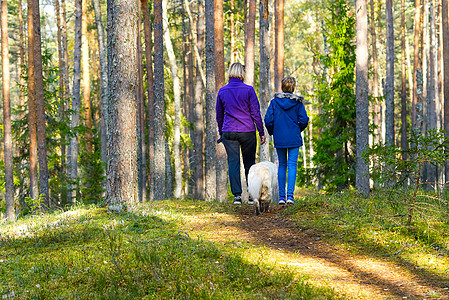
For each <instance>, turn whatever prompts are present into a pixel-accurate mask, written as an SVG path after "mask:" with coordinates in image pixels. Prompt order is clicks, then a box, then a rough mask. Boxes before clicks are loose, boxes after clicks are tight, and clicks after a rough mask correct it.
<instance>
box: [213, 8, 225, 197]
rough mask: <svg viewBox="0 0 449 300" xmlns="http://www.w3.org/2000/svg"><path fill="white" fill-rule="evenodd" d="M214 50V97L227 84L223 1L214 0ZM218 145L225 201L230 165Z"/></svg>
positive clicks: (219, 175) (220, 185) (219, 191)
mask: <svg viewBox="0 0 449 300" xmlns="http://www.w3.org/2000/svg"><path fill="white" fill-rule="evenodd" d="M214 41H215V45H214V50H215V90H216V93H215V94H214V99H215V98H216V95H217V93H218V90H219V89H220V88H221V87H223V86H224V85H225V70H224V38H223V1H221V0H215V1H214ZM216 147H217V166H216V167H217V200H218V201H220V202H224V201H226V199H227V196H228V193H227V190H228V187H227V182H228V181H227V174H228V165H227V160H226V152H225V149H224V146H223V144H218V145H216Z"/></svg>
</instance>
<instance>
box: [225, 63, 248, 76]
mask: <svg viewBox="0 0 449 300" xmlns="http://www.w3.org/2000/svg"><path fill="white" fill-rule="evenodd" d="M228 78H240V79H241V80H244V79H245V66H244V65H242V64H241V63H239V62H236V63H233V64H232V65H231V66H230V67H229V71H228Z"/></svg>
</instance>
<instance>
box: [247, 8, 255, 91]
mask: <svg viewBox="0 0 449 300" xmlns="http://www.w3.org/2000/svg"><path fill="white" fill-rule="evenodd" d="M248 2H249V9H248V21H247V26H246V28H247V32H245V35H246V38H247V42H246V43H245V83H246V84H249V85H251V86H254V72H255V68H254V55H255V43H256V0H248Z"/></svg>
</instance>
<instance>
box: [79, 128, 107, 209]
mask: <svg viewBox="0 0 449 300" xmlns="http://www.w3.org/2000/svg"><path fill="white" fill-rule="evenodd" d="M95 133H96V132H95V131H94V136H93V138H91V139H90V143H91V147H92V150H91V151H88V150H87V149H86V142H87V141H86V140H82V141H81V148H82V151H81V154H80V167H81V169H82V171H83V176H82V186H81V194H82V199H83V201H84V202H85V203H100V202H101V200H102V194H103V190H104V189H103V186H102V183H103V180H104V166H103V162H102V161H101V141H100V137H99V136H98V135H96V134H95Z"/></svg>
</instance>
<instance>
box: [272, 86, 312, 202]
mask: <svg viewBox="0 0 449 300" xmlns="http://www.w3.org/2000/svg"><path fill="white" fill-rule="evenodd" d="M295 87H296V80H295V78H293V77H285V78H284V79H282V91H283V93H276V94H275V95H274V99H272V100H271V102H270V105H269V106H268V109H267V114H266V115H265V126H266V127H267V131H268V133H269V134H270V135H273V139H274V147H275V148H276V151H277V154H278V159H279V169H278V183H279V204H281V205H282V204H285V203H287V204H294V203H295V200H294V198H293V195H294V191H295V184H296V167H297V162H298V154H299V147H301V146H302V144H303V141H302V136H301V132H302V131H303V130H304V129H305V128H306V127H307V124H308V123H309V117H308V116H307V112H306V109H305V107H304V104H303V103H302V102H303V100H304V98H303V97H301V96H297V95H295V94H293V92H294V91H295ZM287 169H288V181H287ZM286 181H287V194H286V193H285V184H286ZM286 196H287V198H286Z"/></svg>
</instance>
